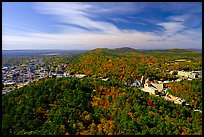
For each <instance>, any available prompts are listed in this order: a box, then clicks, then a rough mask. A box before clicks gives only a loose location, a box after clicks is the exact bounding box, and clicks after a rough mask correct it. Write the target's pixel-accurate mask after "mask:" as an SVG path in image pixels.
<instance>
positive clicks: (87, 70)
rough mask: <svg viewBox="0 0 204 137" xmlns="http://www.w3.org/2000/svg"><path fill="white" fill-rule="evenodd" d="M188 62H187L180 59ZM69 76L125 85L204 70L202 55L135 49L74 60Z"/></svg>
mask: <svg viewBox="0 0 204 137" xmlns="http://www.w3.org/2000/svg"><path fill="white" fill-rule="evenodd" d="M179 59H185V60H186V61H184V62H177V61H176V60H179ZM71 62H72V63H71V64H72V66H71V67H70V69H69V70H68V72H69V73H71V72H74V73H83V74H86V75H90V76H93V75H95V76H97V77H109V78H112V79H115V80H120V81H122V82H125V81H126V80H127V79H132V80H135V79H140V78H141V77H142V76H145V77H149V78H150V79H152V80H165V79H169V80H174V79H176V77H175V75H169V73H168V72H167V71H168V70H176V71H178V70H185V71H192V70H201V68H202V53H201V52H193V51H189V50H182V49H172V50H135V49H131V48H119V49H100V48H98V49H95V50H92V51H89V52H87V53H84V54H81V55H80V56H78V57H77V58H74V59H73V60H72V61H71Z"/></svg>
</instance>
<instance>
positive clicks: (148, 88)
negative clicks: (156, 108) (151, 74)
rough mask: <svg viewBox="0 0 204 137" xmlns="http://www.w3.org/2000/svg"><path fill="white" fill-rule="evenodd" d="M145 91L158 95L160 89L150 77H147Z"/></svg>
mask: <svg viewBox="0 0 204 137" xmlns="http://www.w3.org/2000/svg"><path fill="white" fill-rule="evenodd" d="M144 91H145V92H149V93H150V94H154V95H158V94H159V92H158V89H157V88H156V87H154V86H153V85H152V84H151V82H150V81H149V79H146V81H145V84H144Z"/></svg>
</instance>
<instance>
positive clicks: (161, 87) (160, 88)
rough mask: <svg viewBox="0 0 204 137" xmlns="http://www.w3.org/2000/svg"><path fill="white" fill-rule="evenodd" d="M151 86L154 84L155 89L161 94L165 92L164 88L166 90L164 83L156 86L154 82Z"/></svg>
mask: <svg viewBox="0 0 204 137" xmlns="http://www.w3.org/2000/svg"><path fill="white" fill-rule="evenodd" d="M151 84H152V85H153V86H154V87H156V88H157V89H158V91H159V92H161V91H162V90H163V88H164V85H163V83H160V84H155V83H152V82H151Z"/></svg>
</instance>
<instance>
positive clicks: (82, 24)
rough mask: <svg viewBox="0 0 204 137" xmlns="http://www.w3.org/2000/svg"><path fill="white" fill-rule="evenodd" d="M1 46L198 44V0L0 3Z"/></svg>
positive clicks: (157, 46) (154, 46)
mask: <svg viewBox="0 0 204 137" xmlns="http://www.w3.org/2000/svg"><path fill="white" fill-rule="evenodd" d="M2 5H3V6H2V34H3V35H2V43H3V47H2V48H3V50H11V49H67V50H75V49H86V50H89V49H95V48H118V47H132V48H136V49H137V48H139V49H169V48H199V49H201V48H202V3H201V2H200V3H198V2H195V3H193V2H191V3H190V2H186V3H184V2H176V3H175V2H153V3H151V2H132V3H131V2H130V3H129V2H76V3H74V2H72V3H71V2H67V3H63V2H55V3H54V2H51V3H48V2H45V3H43V2H16V3H15V2H3V4H2Z"/></svg>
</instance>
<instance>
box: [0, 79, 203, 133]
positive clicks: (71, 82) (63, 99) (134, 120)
mask: <svg viewBox="0 0 204 137" xmlns="http://www.w3.org/2000/svg"><path fill="white" fill-rule="evenodd" d="M51 85H52V86H51ZM2 133H3V134H5V135H6V134H12V135H23V134H26V135H32V134H42V135H63V134H70V135H78V134H80V135H88V134H90V135H95V134H96V135H112V134H118V135H119V134H120V135H125V134H134V135H137V134H143V135H144V134H157V135H158V134H159V135H172V134H173V135H181V134H182V135H189V134H191V135H195V134H197V135H201V134H202V114H201V113H199V112H194V111H193V110H192V109H190V108H188V107H181V106H180V105H175V104H173V103H172V102H167V101H165V100H164V99H162V98H159V97H156V96H150V95H148V93H144V92H142V91H140V90H138V89H136V88H133V87H127V86H126V85H124V84H122V83H119V82H114V81H112V80H111V81H107V82H104V81H101V80H100V79H95V80H91V79H76V78H58V79H54V78H51V79H45V80H44V81H40V82H39V83H37V84H33V85H30V86H26V87H23V88H21V89H19V90H17V91H15V92H10V93H9V94H8V95H4V96H3V97H2Z"/></svg>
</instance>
